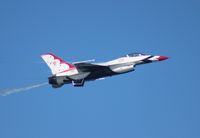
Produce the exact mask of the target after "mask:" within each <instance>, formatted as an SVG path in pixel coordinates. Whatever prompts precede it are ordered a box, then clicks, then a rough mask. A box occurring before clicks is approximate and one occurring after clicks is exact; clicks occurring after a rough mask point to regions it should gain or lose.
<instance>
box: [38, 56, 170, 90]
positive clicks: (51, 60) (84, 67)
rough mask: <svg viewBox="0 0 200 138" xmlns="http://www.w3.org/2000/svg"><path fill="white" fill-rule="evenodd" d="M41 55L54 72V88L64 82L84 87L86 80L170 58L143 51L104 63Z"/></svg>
mask: <svg viewBox="0 0 200 138" xmlns="http://www.w3.org/2000/svg"><path fill="white" fill-rule="evenodd" d="M41 57H42V59H43V60H44V61H45V62H46V64H47V65H48V66H49V68H50V69H51V72H52V74H53V75H52V76H50V77H49V78H48V80H49V84H50V85H52V87H53V88H59V87H61V86H63V85H64V84H72V85H73V86H75V87H82V86H84V83H85V82H86V81H93V80H100V79H103V78H104V77H108V76H113V75H119V74H123V73H128V72H131V71H134V70H135V67H136V66H137V65H142V64H147V63H152V62H156V61H163V60H166V59H168V57H166V56H153V55H146V54H142V53H131V54H128V55H125V56H123V57H120V58H118V59H115V60H112V61H108V62H104V63H91V62H90V61H82V62H76V63H68V62H65V61H64V60H62V59H61V58H59V57H57V56H55V55H54V54H52V53H47V54H44V55H41Z"/></svg>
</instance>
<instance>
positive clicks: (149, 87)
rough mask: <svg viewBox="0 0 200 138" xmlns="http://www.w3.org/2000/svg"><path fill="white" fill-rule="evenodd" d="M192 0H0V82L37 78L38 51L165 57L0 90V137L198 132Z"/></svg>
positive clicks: (185, 137) (198, 32)
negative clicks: (75, 81)
mask: <svg viewBox="0 0 200 138" xmlns="http://www.w3.org/2000/svg"><path fill="white" fill-rule="evenodd" d="M199 4H200V2H199V1H197V0H167V1H159V0H152V1H148V0H140V1H134V0H123V1H122V0H121V1H119V0H117V1H116V0H115V1H114V0H101V1H92V0H91V1H90V0H85V1H81V0H73V1H67V0H65V1H64V0H63V1H60V0H58V1H52V0H48V1H47V0H34V1H30V0H18V1H14V0H7V1H5V0H1V1H0V47H1V54H0V63H1V68H0V71H1V84H0V88H1V89H6V88H18V87H23V86H27V85H32V84H37V83H43V82H45V81H47V77H48V76H50V71H49V69H48V68H47V66H46V65H45V64H43V63H42V60H41V59H40V55H41V54H42V53H46V52H53V53H55V54H56V55H59V56H60V57H62V58H63V59H65V60H67V61H69V62H72V61H80V60H86V59H93V58H95V59H96V61H98V62H101V61H106V60H111V59H114V58H117V57H119V56H122V55H125V54H127V53H131V52H142V53H147V54H155V55H157V54H160V55H166V56H170V57H171V58H170V60H167V61H164V62H160V63H154V64H148V65H143V66H139V67H137V68H136V71H135V72H132V73H129V74H125V75H121V76H117V77H112V78H107V79H106V80H103V81H97V82H89V83H86V86H85V87H84V88H74V87H72V86H71V85H65V86H64V87H62V88H60V89H52V88H51V87H50V86H44V87H40V88H37V89H32V90H29V91H26V92H21V93H17V94H13V95H9V96H5V97H0V137H1V138H27V137H28V138H44V137H48V138H55V137H69V138H113V137H114V138H124V137H127V138H132V137H137V138H169V137H170V138H191V137H192V138H199V137H200V119H199V116H200V110H199V107H200V100H199V99H200V94H199V92H200V87H199V82H200V74H199V70H200V65H199V58H200V56H199V51H200V47H199V45H200V39H199V36H200V26H199V24H200V9H199Z"/></svg>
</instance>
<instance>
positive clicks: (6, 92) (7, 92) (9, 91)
mask: <svg viewBox="0 0 200 138" xmlns="http://www.w3.org/2000/svg"><path fill="white" fill-rule="evenodd" d="M47 84H48V83H47V82H45V83H40V84H35V85H30V86H25V87H22V88H12V89H4V90H0V95H1V96H7V95H10V94H14V93H19V92H23V91H28V90H31V89H34V88H38V87H41V86H44V85H47Z"/></svg>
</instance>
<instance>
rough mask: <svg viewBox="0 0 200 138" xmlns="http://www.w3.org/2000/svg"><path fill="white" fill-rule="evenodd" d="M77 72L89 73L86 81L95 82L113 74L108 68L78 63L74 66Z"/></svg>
mask: <svg viewBox="0 0 200 138" xmlns="http://www.w3.org/2000/svg"><path fill="white" fill-rule="evenodd" d="M75 66H76V68H77V70H78V71H79V72H82V73H84V72H89V73H90V74H89V75H88V76H87V78H85V79H86V80H95V79H98V78H102V77H105V76H112V75H114V74H115V73H114V72H113V71H112V70H111V69H110V68H109V67H108V66H103V65H98V64H91V63H78V64H75Z"/></svg>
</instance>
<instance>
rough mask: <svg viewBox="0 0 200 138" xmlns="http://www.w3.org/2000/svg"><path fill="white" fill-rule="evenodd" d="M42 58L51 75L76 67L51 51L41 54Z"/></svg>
mask: <svg viewBox="0 0 200 138" xmlns="http://www.w3.org/2000/svg"><path fill="white" fill-rule="evenodd" d="M41 57H42V59H43V60H44V61H45V62H46V64H47V65H48V66H49V68H50V69H51V72H52V74H53V75H55V74H59V73H63V72H68V71H70V70H73V69H76V67H75V66H74V65H73V64H70V63H67V62H65V61H64V60H62V59H61V58H59V57H57V56H55V55H54V54H52V53H47V54H44V55H41Z"/></svg>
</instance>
